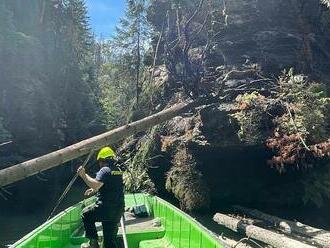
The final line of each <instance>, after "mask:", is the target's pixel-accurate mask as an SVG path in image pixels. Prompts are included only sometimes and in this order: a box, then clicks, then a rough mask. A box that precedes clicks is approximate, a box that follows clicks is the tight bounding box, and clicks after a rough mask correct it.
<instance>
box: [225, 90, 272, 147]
mask: <svg viewBox="0 0 330 248" xmlns="http://www.w3.org/2000/svg"><path fill="white" fill-rule="evenodd" d="M267 101H268V100H267V99H266V98H265V97H264V96H262V95H260V94H259V93H258V92H252V93H245V94H243V95H239V96H238V97H237V98H236V104H237V106H238V110H239V111H237V112H236V113H234V114H232V115H231V116H232V117H233V118H234V119H235V120H236V121H237V122H238V124H239V127H240V129H239V131H238V136H239V138H240V140H242V141H243V142H246V143H248V144H258V143H260V142H262V141H263V140H264V139H265V136H266V135H267V133H268V132H269V127H267V123H269V116H267V115H265V112H266V111H267V104H268V102H267ZM265 133H266V134H265Z"/></svg>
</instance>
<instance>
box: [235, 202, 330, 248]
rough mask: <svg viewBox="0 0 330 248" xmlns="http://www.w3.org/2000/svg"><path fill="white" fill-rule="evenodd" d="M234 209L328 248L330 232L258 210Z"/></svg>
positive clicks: (238, 207) (239, 207) (329, 245)
mask: <svg viewBox="0 0 330 248" xmlns="http://www.w3.org/2000/svg"><path fill="white" fill-rule="evenodd" d="M234 208H235V209H237V210H238V211H240V212H241V213H244V214H246V215H248V216H252V217H254V218H257V219H260V220H264V221H266V222H270V223H272V224H273V225H274V226H275V227H277V228H278V229H280V230H281V231H283V232H284V233H288V234H291V233H295V234H299V235H302V236H304V237H309V238H310V239H311V240H312V241H313V242H314V243H316V244H319V245H321V246H322V247H324V248H330V232H327V231H325V230H322V229H318V228H314V227H311V226H307V225H305V224H303V223H300V222H294V221H289V220H285V219H281V218H279V217H276V216H272V215H269V214H265V213H263V212H261V211H258V210H254V209H248V208H244V207H241V206H234Z"/></svg>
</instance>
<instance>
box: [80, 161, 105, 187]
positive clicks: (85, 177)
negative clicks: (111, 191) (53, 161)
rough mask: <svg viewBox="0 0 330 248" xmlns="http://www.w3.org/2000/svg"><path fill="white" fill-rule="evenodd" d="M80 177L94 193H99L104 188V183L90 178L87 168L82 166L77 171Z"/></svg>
mask: <svg viewBox="0 0 330 248" xmlns="http://www.w3.org/2000/svg"><path fill="white" fill-rule="evenodd" d="M77 173H78V175H79V176H80V177H81V178H82V180H84V182H85V183H86V184H87V186H88V187H90V188H91V189H93V190H94V192H96V191H98V190H99V189H100V188H101V187H102V186H103V184H104V183H103V182H100V181H98V180H96V179H94V178H92V177H90V176H89V175H88V174H87V173H86V171H85V168H83V167H82V166H80V167H79V168H78V170H77Z"/></svg>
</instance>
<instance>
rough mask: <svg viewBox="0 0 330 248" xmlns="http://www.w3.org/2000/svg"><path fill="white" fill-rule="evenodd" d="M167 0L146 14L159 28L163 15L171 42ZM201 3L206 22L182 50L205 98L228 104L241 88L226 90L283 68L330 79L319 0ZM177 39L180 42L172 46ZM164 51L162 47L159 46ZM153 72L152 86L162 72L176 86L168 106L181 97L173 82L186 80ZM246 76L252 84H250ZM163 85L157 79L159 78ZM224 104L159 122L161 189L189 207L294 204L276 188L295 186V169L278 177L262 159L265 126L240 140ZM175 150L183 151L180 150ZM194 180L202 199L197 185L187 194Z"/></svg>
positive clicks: (327, 23) (329, 24) (326, 26)
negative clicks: (186, 49)
mask: <svg viewBox="0 0 330 248" xmlns="http://www.w3.org/2000/svg"><path fill="white" fill-rule="evenodd" d="M178 2H180V1H178ZM187 2H188V1H182V3H183V5H184V4H187V6H188V5H189V6H190V7H191V5H195V6H197V5H198V3H199V2H200V1H199V0H192V1H189V4H188V3H187ZM172 3H173V2H172V1H167V0H154V1H152V6H153V7H152V12H153V14H151V15H150V16H149V18H150V20H151V21H152V23H153V25H154V27H155V29H156V30H158V31H159V32H161V28H162V24H163V21H164V20H168V22H166V25H168V26H169V27H170V30H169V31H168V33H169V35H168V39H169V40H170V41H172V38H173V37H175V35H176V28H177V27H176V21H175V18H176V12H175V11H176V7H175V5H174V4H172ZM204 3H205V6H204V7H205V8H206V9H207V8H209V10H210V11H209V13H207V14H209V16H210V17H211V18H212V20H211V21H210V23H208V24H207V25H209V26H208V31H206V30H204V31H202V32H200V34H199V36H200V37H197V38H196V42H195V43H192V45H191V47H190V50H189V52H188V56H189V59H190V63H191V68H192V69H193V70H194V71H198V72H201V74H203V76H202V78H201V82H200V86H201V88H203V89H204V90H205V94H204V96H208V95H211V94H213V93H214V94H215V95H216V94H217V93H219V92H224V95H225V94H230V95H231V96H230V98H228V99H227V100H228V102H233V101H234V99H235V97H236V96H237V95H238V94H241V92H243V91H237V92H234V93H233V92H232V91H231V89H233V88H240V89H241V90H243V88H244V89H245V86H246V85H248V86H249V87H251V88H257V89H258V90H259V92H261V93H263V90H264V91H265V92H267V87H268V86H267V84H270V82H269V81H267V80H266V81H263V82H262V80H260V77H259V75H260V73H261V74H262V75H266V76H267V77H269V78H273V77H272V76H275V77H277V76H278V75H279V73H280V72H281V71H282V70H283V69H289V68H290V67H293V68H294V69H295V71H296V72H298V73H300V72H302V73H306V74H309V75H312V76H314V77H315V78H316V79H317V80H322V81H324V82H329V81H330V10H329V9H327V8H325V7H324V6H322V5H321V4H320V2H319V1H318V0H209V1H204ZM210 6H211V7H210ZM157 9H166V10H167V12H168V17H169V19H166V17H165V14H164V13H166V11H161V13H159V15H158V13H157ZM193 10H194V9H192V10H191V11H187V12H188V13H185V14H186V16H183V17H182V20H186V19H187V18H189V16H191V13H193ZM204 11H205V10H204ZM204 19H205V15H204V14H199V15H197V16H196V18H195V19H194V21H193V22H194V23H193V24H192V25H191V26H193V27H200V26H201V23H203V20H204ZM166 27H167V26H166ZM165 29H166V28H165ZM166 32H167V31H166V30H165V32H164V35H165V36H166ZM209 37H213V39H212V40H211V42H210V44H208V45H209V46H208V50H207V51H206V53H205V54H204V53H203V49H204V48H205V47H207V46H206V44H204V43H206V42H207V38H209ZM173 39H174V38H173ZM163 42H164V41H163ZM175 43H176V42H174V43H173V44H175ZM162 44H163V43H162ZM180 45H181V43H180V42H179V43H178V45H177V46H176V49H178V47H179V46H180ZM163 46H164V44H163ZM164 50H166V49H164V47H163V48H161V49H160V51H164ZM204 55H205V56H204ZM163 56H164V57H165V58H164V61H162V63H165V64H166V63H167V62H168V61H167V60H168V59H169V56H168V54H166V53H165V54H164V55H163ZM171 62H173V63H174V64H175V66H174V68H176V69H177V70H178V69H182V68H177V67H179V66H182V63H181V64H180V62H179V61H176V60H175V61H171ZM201 65H202V66H203V68H201V67H200V66H201ZM203 70H204V71H203ZM169 71H170V70H168V71H167V72H169ZM169 74H170V73H169ZM154 77H155V82H154V84H155V85H157V82H158V80H159V78H165V79H166V80H168V81H171V80H172V81H173V82H172V81H171V82H170V83H169V84H171V90H172V91H171V92H173V91H174V90H175V91H179V92H180V93H178V92H175V93H176V96H169V99H170V101H169V102H168V103H167V104H168V105H171V104H172V103H175V102H178V101H181V100H182V99H185V97H187V96H186V95H185V93H183V92H182V91H180V90H179V88H180V87H182V85H183V84H184V83H190V82H184V79H182V78H177V79H175V78H174V77H171V76H165V75H163V72H158V71H156V73H155V74H154ZM166 80H165V81H166ZM188 81H189V80H188ZM253 81H255V83H251V82H253ZM166 83H168V82H164V80H163V81H162V83H161V84H166ZM159 85H160V84H159ZM174 85H175V87H176V88H175V87H174ZM328 85H330V84H328ZM174 88H175V89H174ZM210 92H211V94H210ZM201 95H203V93H202V94H201ZM228 102H227V103H226V104H223V105H220V106H219V105H217V104H214V105H209V106H203V107H201V108H199V109H198V110H197V111H196V112H194V113H190V114H189V115H186V116H181V117H176V118H174V119H173V120H171V121H169V122H168V123H167V124H166V125H164V126H163V132H162V135H161V144H160V146H161V151H162V152H163V154H166V158H167V163H168V164H167V165H168V166H167V167H166V170H167V171H165V169H164V171H165V173H163V174H158V175H157V176H158V177H161V178H162V179H164V178H166V182H167V190H168V191H169V192H172V193H173V194H174V196H175V197H176V198H177V199H178V200H179V202H180V204H181V206H182V207H183V208H187V209H189V210H193V209H194V208H203V207H206V206H207V204H206V203H207V202H208V200H207V199H209V198H210V199H211V200H212V201H213V202H221V203H222V202H229V203H231V202H232V201H234V202H235V203H237V202H242V203H247V204H250V203H259V204H262V205H266V204H270V205H272V204H277V206H279V205H281V204H283V205H285V204H289V203H292V202H293V204H297V205H299V204H300V203H299V201H297V202H295V200H296V199H298V198H299V196H298V197H295V196H294V197H292V198H293V201H292V202H289V200H288V198H289V197H288V195H289V196H291V195H294V193H292V194H291V195H290V192H289V193H288V195H285V194H284V195H283V191H282V189H283V187H284V188H286V187H285V185H289V187H291V186H292V187H291V189H293V188H295V187H296V186H295V185H296V184H295V181H294V180H298V179H299V178H300V176H301V175H297V174H295V173H292V174H290V173H288V174H286V175H280V174H279V173H278V172H277V171H276V170H274V169H273V168H270V167H269V166H268V165H267V164H266V160H267V159H269V158H270V157H271V155H272V154H271V151H269V150H266V149H265V146H264V144H263V143H262V141H261V140H264V139H265V137H266V138H267V137H269V135H270V131H272V130H262V131H265V132H264V133H262V135H261V136H262V138H261V139H258V140H257V141H255V142H250V143H248V142H245V143H243V142H242V141H241V140H240V139H239V137H238V135H237V134H238V129H239V127H238V124H237V123H236V122H235V120H233V118H231V117H230V113H232V112H233V111H235V106H233V105H232V104H230V103H228ZM266 131H267V132H266ZM181 151H185V156H182V154H181V153H180V152H181ZM178 154H179V155H181V156H178ZM186 157H188V158H186ZM163 162H164V163H166V161H165V160H163ZM155 178H156V177H155ZM197 185H200V186H198V187H200V188H203V190H204V191H205V198H203V197H201V195H203V194H201V191H200V189H199V191H196V192H197V193H196V194H193V193H192V192H193V191H194V187H197ZM201 185H202V186H201ZM277 185H280V187H277ZM283 185H284V186H283ZM208 193H209V195H208V196H207V195H206V194H208ZM270 194H271V195H270ZM281 198H283V199H281ZM298 200H300V199H298ZM203 203H205V205H203Z"/></svg>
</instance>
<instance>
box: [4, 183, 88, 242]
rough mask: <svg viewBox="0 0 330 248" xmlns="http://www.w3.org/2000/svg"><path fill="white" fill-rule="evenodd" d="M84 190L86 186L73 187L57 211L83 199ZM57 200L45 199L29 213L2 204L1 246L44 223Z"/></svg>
mask: <svg viewBox="0 0 330 248" xmlns="http://www.w3.org/2000/svg"><path fill="white" fill-rule="evenodd" d="M84 190H85V187H80V186H79V187H78V186H75V187H73V188H72V189H71V190H70V191H69V193H68V195H67V196H66V198H65V199H64V200H63V202H62V204H61V205H60V207H59V208H58V211H57V212H59V211H62V210H64V209H66V208H68V207H69V206H71V205H73V204H74V203H77V202H79V201H81V200H83V192H84ZM12 197H14V196H12ZM1 201H3V199H1V198H0V204H1ZM55 202H56V201H55ZM55 202H54V201H49V202H48V201H45V203H44V204H43V205H42V207H40V206H36V207H37V209H38V211H33V212H31V213H27V212H26V211H25V209H21V208H19V207H17V206H16V207H15V208H11V207H10V206H6V207H4V206H1V205H0V248H2V247H6V245H9V244H13V243H14V242H15V241H17V240H19V239H20V238H22V237H23V236H24V235H26V234H27V233H29V232H31V231H32V230H33V229H35V228H36V227H38V226H39V225H41V224H42V223H44V222H45V221H46V219H47V217H48V216H49V214H50V212H51V210H52V209H53V207H54V205H55Z"/></svg>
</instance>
